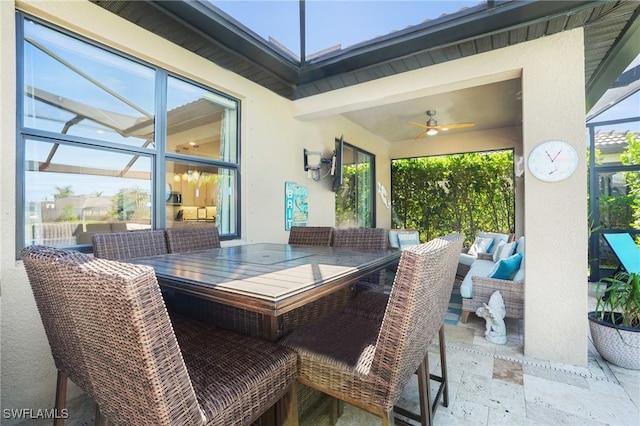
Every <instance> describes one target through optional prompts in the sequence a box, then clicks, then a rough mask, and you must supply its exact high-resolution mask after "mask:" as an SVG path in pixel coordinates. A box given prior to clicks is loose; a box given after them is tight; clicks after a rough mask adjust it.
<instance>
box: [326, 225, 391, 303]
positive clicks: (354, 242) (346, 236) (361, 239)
mask: <svg viewBox="0 0 640 426" xmlns="http://www.w3.org/2000/svg"><path fill="white" fill-rule="evenodd" d="M387 240H388V233H387V230H385V229H382V228H346V229H335V230H334V231H333V244H332V245H333V247H349V248H354V249H362V250H386V249H387ZM384 284H385V270H384V269H382V270H380V271H378V272H375V273H373V274H369V275H367V276H366V277H363V278H361V279H360V280H359V281H358V282H356V283H355V289H356V292H358V293H360V292H362V291H366V290H374V291H382V290H383V289H384Z"/></svg>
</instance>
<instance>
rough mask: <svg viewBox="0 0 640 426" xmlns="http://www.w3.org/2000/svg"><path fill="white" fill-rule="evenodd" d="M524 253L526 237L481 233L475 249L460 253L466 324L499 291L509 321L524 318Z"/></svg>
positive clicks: (474, 245) (459, 272)
mask: <svg viewBox="0 0 640 426" xmlns="http://www.w3.org/2000/svg"><path fill="white" fill-rule="evenodd" d="M524 251H525V244H524V237H520V238H518V239H517V240H513V238H512V236H510V235H508V234H503V233H496V232H479V233H478V236H477V237H476V239H475V240H474V243H473V244H472V245H471V247H469V248H468V249H465V250H463V252H462V253H460V258H459V263H458V271H457V275H458V278H459V279H461V280H462V282H461V284H460V295H461V296H462V315H461V317H460V320H461V321H462V322H463V323H466V322H467V320H468V318H469V314H470V313H472V312H475V311H476V309H478V308H480V307H482V304H483V303H486V302H487V301H488V300H489V298H490V297H491V295H492V294H493V293H494V292H496V291H499V292H500V294H501V295H502V298H503V300H504V304H505V308H506V311H507V312H506V316H507V317H508V318H524Z"/></svg>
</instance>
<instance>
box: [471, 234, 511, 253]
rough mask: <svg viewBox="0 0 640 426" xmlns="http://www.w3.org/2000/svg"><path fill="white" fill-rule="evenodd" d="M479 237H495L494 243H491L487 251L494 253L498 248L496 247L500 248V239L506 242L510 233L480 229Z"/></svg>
mask: <svg viewBox="0 0 640 426" xmlns="http://www.w3.org/2000/svg"><path fill="white" fill-rule="evenodd" d="M478 237H482V238H493V244H492V245H491V247H490V248H489V251H488V252H487V253H493V252H494V251H495V250H496V248H498V241H504V242H505V243H506V242H507V241H509V235H507V234H501V233H499V232H484V231H480V232H478Z"/></svg>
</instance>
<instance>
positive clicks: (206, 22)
mask: <svg viewBox="0 0 640 426" xmlns="http://www.w3.org/2000/svg"><path fill="white" fill-rule="evenodd" d="M93 1H94V3H96V4H98V5H99V6H101V7H103V8H105V9H107V10H109V11H111V12H113V13H115V14H118V15H119V16H121V17H123V18H125V19H127V20H129V21H131V22H134V23H135V24H136V25H139V26H141V27H143V28H145V29H147V30H149V31H151V32H153V33H155V34H157V35H159V36H161V37H164V38H166V39H167V40H170V41H172V42H173V43H175V44H177V45H180V46H182V47H184V48H185V49H188V50H190V51H192V52H194V53H196V54H198V55H200V56H202V57H204V58H207V59H209V60H211V61H212V62H214V63H216V64H218V65H219V66H221V67H223V68H226V69H229V70H230V71H233V72H235V73H237V74H239V75H242V76H244V77H246V78H248V79H250V80H252V81H254V82H256V83H258V84H260V85H262V86H264V87H266V88H268V89H270V90H272V91H273V92H275V93H277V94H279V95H281V96H283V97H286V98H288V99H292V100H295V99H301V98H304V97H307V96H313V95H316V94H320V93H324V92H328V91H331V90H335V89H340V88H344V87H348V86H351V85H355V84H359V83H362V82H366V81H371V80H375V79H378V78H383V77H387V76H391V75H395V74H400V73H403V72H406V71H411V70H414V69H418V68H423V67H428V66H431V65H434V64H438V63H442V62H447V61H452V60H456V59H459V58H463V57H466V56H470V55H475V54H478V53H482V52H487V51H491V50H495V49H499V48H502V47H506V46H510V45H514V44H518V43H522V42H526V41H530V40H534V39H537V38H540V37H544V36H548V35H552V34H555V33H559V32H562V31H567V30H571V29H574V28H579V27H582V28H584V32H585V52H584V54H585V93H586V100H587V105H585V112H586V111H589V110H590V109H591V107H592V106H593V105H595V103H596V102H597V101H598V100H599V99H600V98H601V97H602V95H603V94H604V93H605V91H606V90H607V89H609V88H610V87H611V86H612V84H613V83H614V82H615V81H616V79H617V78H618V77H619V76H620V74H621V73H622V72H623V71H624V69H625V68H626V67H627V65H629V64H630V63H631V61H632V60H633V59H634V58H635V57H636V56H637V55H638V54H640V42H638V40H640V2H637V1H574V0H572V1H561V0H557V1H483V2H480V3H479V4H478V5H477V6H475V7H471V8H465V9H461V10H460V11H458V12H455V13H452V14H448V15H444V16H441V17H439V18H437V19H433V20H428V21H425V22H422V23H421V24H418V25H414V26H411V27H409V28H405V29H402V30H399V31H395V32H392V33H389V34H386V35H382V36H379V37H376V38H373V39H370V40H367V41H364V42H361V43H358V44H356V45H353V46H349V47H348V48H344V49H337V50H336V49H334V50H330V51H328V52H326V53H325V54H319V55H313V57H312V59H305V58H304V55H302V58H295V57H292V55H291V54H290V52H287V51H286V49H282V47H281V46H279V45H278V44H277V43H274V42H270V41H267V40H264V39H262V38H260V37H259V36H257V35H256V33H254V32H253V31H251V30H250V29H248V28H247V27H245V26H243V25H242V24H241V23H240V22H238V21H237V20H235V19H234V18H232V17H231V16H229V15H227V14H226V13H224V12H223V11H222V10H221V9H219V8H217V7H216V6H215V2H209V1H201V0H189V1H184V0H176V1H156V0H147V1H135V2H129V1H106V0H93ZM300 5H301V7H300V10H301V13H300V20H301V21H300V23H295V25H300V28H303V29H304V20H305V16H304V0H301V1H300ZM248 7H249V5H248ZM304 40H305V38H304V32H303V31H301V50H302V52H304ZM541 66H544V64H541ZM515 83H517V82H516V81H515V80H514V81H506V82H503V83H494V84H490V85H485V86H486V87H484V86H480V87H477V88H470V89H465V90H459V91H457V92H448V93H440V94H438V95H433V96H426V97H420V98H416V99H413V100H411V101H407V102H403V103H402V104H389V105H385V106H380V107H376V108H375V110H374V109H371V110H362V111H352V112H350V113H347V114H345V117H347V118H348V119H350V120H352V121H354V122H355V123H357V124H359V125H360V126H362V127H364V128H366V129H367V130H369V131H371V132H372V133H375V134H377V135H379V136H380V137H381V138H383V139H385V140H387V141H389V142H393V141H399V140H407V139H413V138H414V137H415V136H416V135H417V134H418V133H419V132H416V130H419V129H416V128H412V127H411V126H398V125H395V126H388V125H387V126H382V125H381V124H380V120H376V117H386V120H387V121H390V122H393V123H403V122H406V121H417V122H424V121H426V119H427V118H428V117H426V115H425V111H426V110H427V109H432V108H433V109H436V110H437V111H438V114H437V119H438V121H439V123H453V122H468V121H473V122H476V123H477V124H476V126H474V127H473V128H470V129H461V130H456V132H464V131H476V130H481V129H491V128H499V127H509V126H519V125H520V124H521V119H522V116H521V109H520V108H513V105H514V103H517V104H519V102H518V101H519V96H520V95H521V94H520V93H519V91H518V90H515ZM479 95H481V96H486V97H484V98H483V100H484V102H483V107H482V108H477V107H474V99H476V101H475V102H477V99H478V96H479ZM487 100H489V102H488V103H487V102H486V101H487ZM452 102H453V103H456V104H457V105H467V107H465V108H448V107H447V105H450V104H451V103H452Z"/></svg>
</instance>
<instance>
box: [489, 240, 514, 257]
mask: <svg viewBox="0 0 640 426" xmlns="http://www.w3.org/2000/svg"><path fill="white" fill-rule="evenodd" d="M500 243H502V244H500ZM500 243H498V248H497V249H496V251H494V252H493V261H494V262H498V261H500V260H501V259H506V258H507V257H509V256H511V255H513V254H514V251H515V249H516V242H515V241H513V242H511V243H505V242H503V241H500Z"/></svg>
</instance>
